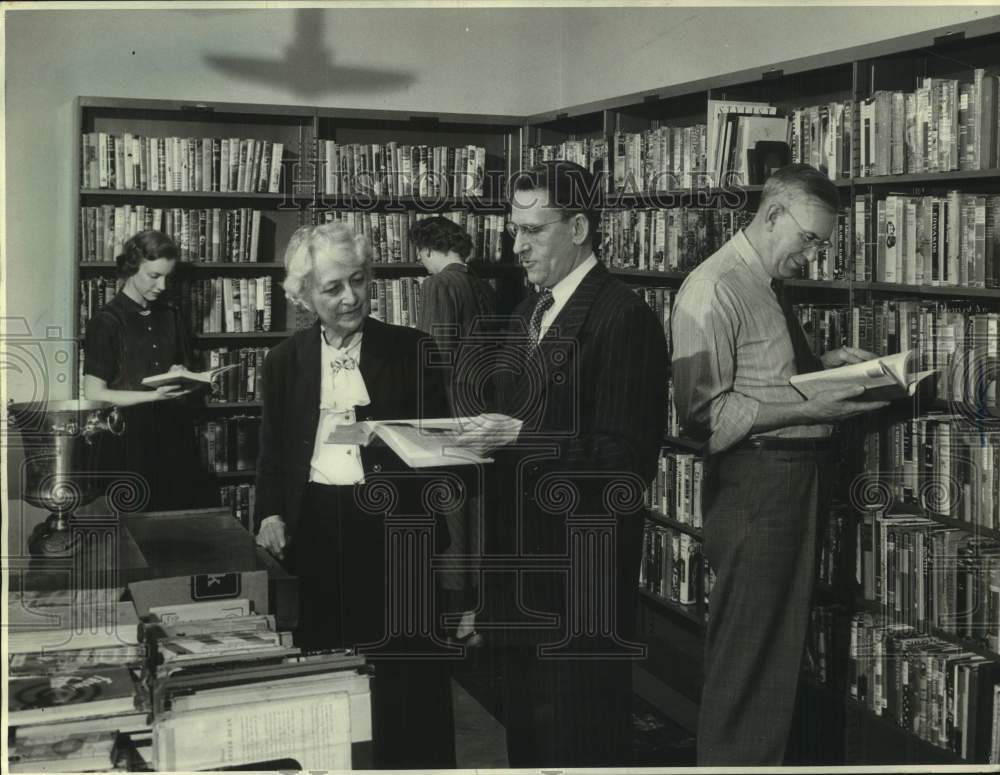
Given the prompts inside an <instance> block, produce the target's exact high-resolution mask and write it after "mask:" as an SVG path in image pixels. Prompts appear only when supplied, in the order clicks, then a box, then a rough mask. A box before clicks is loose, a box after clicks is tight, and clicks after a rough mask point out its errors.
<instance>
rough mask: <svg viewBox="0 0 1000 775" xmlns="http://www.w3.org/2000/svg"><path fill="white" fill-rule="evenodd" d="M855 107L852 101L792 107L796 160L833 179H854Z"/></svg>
mask: <svg viewBox="0 0 1000 775" xmlns="http://www.w3.org/2000/svg"><path fill="white" fill-rule="evenodd" d="M855 110H856V108H855V105H854V103H853V102H852V101H850V100H848V101H842V102H827V103H824V104H822V105H809V106H806V107H802V108H796V109H794V110H792V111H791V113H790V116H789V128H788V143H789V145H790V146H791V161H792V163H793V164H809V165H811V166H813V167H815V168H816V169H818V170H821V171H823V172H825V173H826V174H827V175H828V176H829V177H830V180H837V179H843V178H850V177H851V176H852V175H851V160H852V159H853V158H854V153H853V152H852V149H853V140H854V115H855Z"/></svg>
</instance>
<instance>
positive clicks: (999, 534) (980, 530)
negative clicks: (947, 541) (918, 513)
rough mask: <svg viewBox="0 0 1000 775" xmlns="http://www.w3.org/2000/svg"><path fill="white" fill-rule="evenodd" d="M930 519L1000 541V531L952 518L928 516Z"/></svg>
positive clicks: (936, 515) (938, 515) (937, 515)
mask: <svg viewBox="0 0 1000 775" xmlns="http://www.w3.org/2000/svg"><path fill="white" fill-rule="evenodd" d="M927 516H928V518H930V519H933V520H934V521H935V522H940V523H941V524H942V525H947V526H948V527H957V528H959V529H961V530H966V531H968V532H970V533H972V534H974V535H980V536H984V537H989V538H995V539H997V540H998V541H1000V530H995V529H993V528H989V527H983V526H982V525H976V524H974V523H972V522H966V521H965V520H962V519H953V518H952V517H943V516H941V515H940V514H928V515H927Z"/></svg>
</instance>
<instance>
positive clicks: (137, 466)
mask: <svg viewBox="0 0 1000 775" xmlns="http://www.w3.org/2000/svg"><path fill="white" fill-rule="evenodd" d="M122 414H123V416H124V418H125V432H124V433H123V434H122V435H121V436H119V437H114V436H110V435H107V434H106V435H104V436H103V437H102V439H101V452H100V464H99V465H100V469H101V471H102V472H104V473H106V474H107V473H113V472H121V473H122V476H121V477H120V479H119V482H120V483H121V486H123V487H124V488H125V491H124V492H123V491H122V490H121V489H119V490H118V492H117V493H116V500H117V501H118V502H119V503H120V504H125V505H127V508H125V509H122V510H125V511H136V512H138V511H163V510H168V509H186V508H197V507H205V506H210V505H213V504H216V503H218V495H217V494H216V493H214V492H213V488H212V485H211V479H210V477H209V476H208V474H207V473H206V472H205V471H203V470H202V468H201V463H200V459H199V450H198V440H197V438H196V436H195V427H194V422H193V420H192V414H191V409H190V407H188V406H186V405H184V404H181V403H178V402H176V401H158V402H155V403H149V404H140V405H138V406H128V407H123V408H122ZM112 486H114V485H112ZM143 504H144V505H143Z"/></svg>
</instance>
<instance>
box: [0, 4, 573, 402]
mask: <svg viewBox="0 0 1000 775" xmlns="http://www.w3.org/2000/svg"><path fill="white" fill-rule="evenodd" d="M306 13H307V14H308V15H305V16H303V15H302V12H300V11H295V10H291V9H279V10H271V9H266V10H252V11H251V10H243V11H218V10H210V11H188V10H177V11H153V10H126V9H114V8H112V9H110V10H100V11H97V10H93V9H90V10H81V11H72V10H69V11H67V10H59V11H46V10H26V11H17V10H14V11H11V10H8V12H7V16H6V41H5V44H6V46H7V73H6V76H7V81H6V90H7V91H6V131H7V142H6V151H7V179H6V184H7V235H6V267H7V275H6V278H5V279H6V302H7V306H6V311H5V313H4V314H5V315H6V316H8V317H23V318H26V320H27V323H28V325H29V327H30V330H31V331H32V332H34V333H36V334H38V333H40V332H44V330H45V328H46V327H48V326H57V327H59V328H61V329H62V330H63V331H64V332H66V333H69V332H71V331H72V330H73V316H74V315H75V314H76V289H75V288H74V287H72V282H71V279H70V278H71V276H72V267H73V262H74V257H73V250H74V229H75V228H76V227H75V222H76V216H75V213H74V212H73V209H72V208H73V199H72V192H71V180H72V179H73V176H72V170H71V168H70V165H71V163H72V162H71V159H72V157H71V154H70V149H71V148H72V144H73V143H74V142H77V140H76V138H74V137H73V100H74V98H75V97H76V96H78V95H91V96H111V97H140V98H162V99H200V100H206V101H212V100H217V101H230V102H249V103H274V104H304V105H317V104H318V105H324V106H342V107H358V108H393V109H402V110H434V111H450V112H466V113H499V114H505V113H513V114H521V113H522V112H523V111H524V105H525V100H526V97H528V96H531V97H533V98H534V99H535V100H537V101H538V104H541V105H548V104H552V102H553V101H554V100H555V99H556V94H555V92H554V91H553V83H554V81H549V80H548V79H534V78H533V75H534V74H536V73H539V72H542V73H548V72H551V71H552V70H553V68H555V69H556V70H558V68H559V66H560V62H561V57H560V56H559V51H558V46H557V45H554V44H553V41H558V40H559V35H560V27H561V24H562V19H563V17H562V14H561V12H560V11H557V10H550V9H541V10H539V9H521V10H519V11H518V12H517V13H511V12H509V11H502V10H495V9H477V10H452V11H447V12H440V11H430V10H391V11H390V10H378V9H376V10H350V9H344V10H325V11H320V10H312V11H308V12H306ZM297 19H298V20H299V21H304V22H305V25H304V26H305V29H304V30H301V31H299V35H305V36H306V37H307V38H308V36H310V35H313V36H315V35H316V34H319V35H322V38H321V40H322V41H323V45H324V46H325V47H326V48H327V49H328V52H329V53H330V56H331V57H332V62H333V64H334V65H341V66H344V67H348V66H353V67H363V68H369V69H376V70H379V71H382V74H383V75H384V76H385V77H386V78H387V80H388V81H389V83H388V84H386V85H384V86H380V87H379V88H375V87H372V86H365V87H358V86H357V85H356V81H357V80H358V76H356V75H346V76H344V75H337V74H334V75H332V76H323V77H319V78H318V77H316V76H315V75H313V74H314V73H315V72H316V71H317V68H318V67H319V65H320V64H321V63H322V62H323V57H322V56H319V55H318V54H319V52H318V51H317V46H316V44H315V42H311V41H309V40H307V41H305V42H300V43H299V45H294V46H293V45H291V44H292V41H293V39H295V37H296V29H295V27H296V20H297ZM286 52H288V53H290V56H291V62H290V63H289V64H288V65H287V67H285V68H279V67H278V66H277V65H275V66H273V67H265V70H266V72H267V73H268V74H269V75H272V74H277V73H282V72H286V73H287V75H288V79H287V80H286V82H285V83H279V84H271V83H261V82H259V81H255V80H249V79H244V78H242V77H240V76H238V75H236V74H233V73H231V72H224V71H222V70H220V69H219V67H217V66H216V65H214V64H213V63H212V62H211V61H210V60H209V57H212V56H228V57H251V58H261V59H264V60H268V59H279V60H280V59H282V58H284V57H285V56H286ZM8 373H9V376H10V383H9V387H10V391H9V392H10V395H11V396H13V397H14V398H15V399H16V400H25V399H26V398H27V396H25V395H23V394H24V392H25V390H27V389H28V388H29V387H30V386H28V385H25V384H24V382H23V380H22V376H21V375H19V374H17V373H10V372H8ZM50 389H51V390H52V391H53V395H52V396H51V397H52V398H65V397H67V395H68V388H67V387H65V384H53V385H52V386H51V388H50Z"/></svg>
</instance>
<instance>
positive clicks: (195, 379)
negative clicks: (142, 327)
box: [142, 363, 239, 388]
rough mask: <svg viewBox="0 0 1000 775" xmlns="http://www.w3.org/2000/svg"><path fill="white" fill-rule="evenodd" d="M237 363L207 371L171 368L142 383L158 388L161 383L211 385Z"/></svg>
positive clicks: (188, 385)
mask: <svg viewBox="0 0 1000 775" xmlns="http://www.w3.org/2000/svg"><path fill="white" fill-rule="evenodd" d="M238 368H239V364H238V363H231V364H229V365H228V366H219V367H218V368H215V369H209V370H208V371H189V370H188V369H173V370H171V371H165V372H163V373H162V374H153V375H151V376H149V377H146V378H145V379H144V380H143V381H142V384H143V385H145V386H146V387H151V388H158V387H161V386H163V385H177V386H178V387H198V386H201V385H211V384H212V382H213V381H214V380H215V379H217V378H218V377H220V376H222V375H223V374H225V373H226V372H227V371H232V370H233V369H238Z"/></svg>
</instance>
